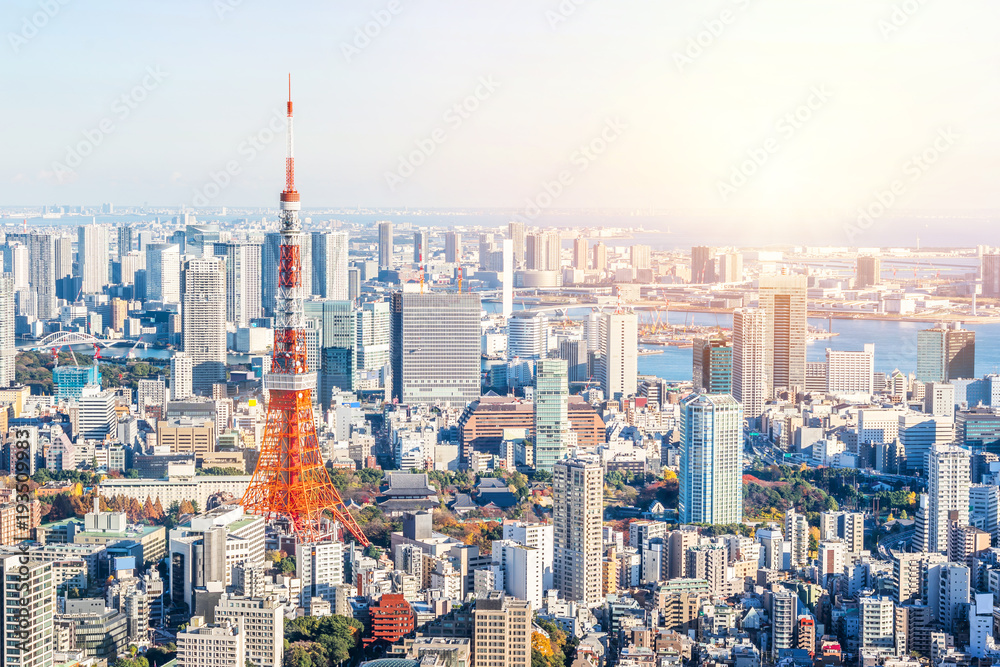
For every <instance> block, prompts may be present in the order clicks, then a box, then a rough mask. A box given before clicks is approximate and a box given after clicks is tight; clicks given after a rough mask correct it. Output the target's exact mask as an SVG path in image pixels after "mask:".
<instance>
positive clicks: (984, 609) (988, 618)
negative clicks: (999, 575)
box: [969, 593, 995, 659]
mask: <svg viewBox="0 0 1000 667" xmlns="http://www.w3.org/2000/svg"><path fill="white" fill-rule="evenodd" d="M972 602H973V605H972V608H971V609H970V610H969V653H971V654H972V657H973V658H980V659H982V658H985V657H986V652H987V650H990V649H995V646H993V645H992V644H993V594H992V593H976V595H975V599H974V600H973V601H972Z"/></svg>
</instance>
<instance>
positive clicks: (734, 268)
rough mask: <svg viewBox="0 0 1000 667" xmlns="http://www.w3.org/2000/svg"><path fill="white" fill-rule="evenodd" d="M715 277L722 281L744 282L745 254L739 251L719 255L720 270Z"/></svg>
mask: <svg viewBox="0 0 1000 667" xmlns="http://www.w3.org/2000/svg"><path fill="white" fill-rule="evenodd" d="M715 277H716V279H717V280H718V282H720V283H741V282H743V255H742V254H740V253H738V252H729V253H726V254H724V255H719V270H718V271H717V272H716V276H715Z"/></svg>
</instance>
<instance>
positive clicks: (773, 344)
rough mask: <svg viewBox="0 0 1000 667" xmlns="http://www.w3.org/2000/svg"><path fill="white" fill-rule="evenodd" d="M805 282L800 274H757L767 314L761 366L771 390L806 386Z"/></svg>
mask: <svg viewBox="0 0 1000 667" xmlns="http://www.w3.org/2000/svg"><path fill="white" fill-rule="evenodd" d="M806 284H807V278H806V276H803V275H764V276H761V277H760V290H759V301H760V307H761V309H763V311H764V313H765V316H766V318H767V331H766V337H765V339H764V354H765V369H766V371H767V373H768V384H769V385H770V386H769V388H770V389H771V390H772V391H777V390H779V389H789V390H803V389H805V386H806Z"/></svg>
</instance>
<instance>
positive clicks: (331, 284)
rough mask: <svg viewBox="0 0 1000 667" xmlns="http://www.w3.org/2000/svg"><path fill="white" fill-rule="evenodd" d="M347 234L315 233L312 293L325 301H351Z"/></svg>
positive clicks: (313, 239)
mask: <svg viewBox="0 0 1000 667" xmlns="http://www.w3.org/2000/svg"><path fill="white" fill-rule="evenodd" d="M348 250H349V245H348V239H347V232H313V234H312V271H313V278H312V293H313V294H315V295H316V296H318V297H322V298H324V299H334V300H336V301H348V300H350V293H349V289H348V281H347V255H348Z"/></svg>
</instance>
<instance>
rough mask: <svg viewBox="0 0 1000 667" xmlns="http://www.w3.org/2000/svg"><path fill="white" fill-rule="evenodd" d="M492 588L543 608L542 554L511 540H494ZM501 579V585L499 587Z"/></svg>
mask: <svg viewBox="0 0 1000 667" xmlns="http://www.w3.org/2000/svg"><path fill="white" fill-rule="evenodd" d="M492 569H493V572H494V573H495V579H494V581H495V585H496V587H497V589H498V590H503V591H504V592H505V593H507V595H510V596H512V597H515V598H517V599H519V600H527V601H528V602H529V603H531V606H532V608H534V609H540V608H541V606H542V593H543V589H542V580H543V575H542V573H543V567H542V552H541V551H539V550H538V549H536V548H534V547H529V546H525V545H523V544H519V543H517V542H514V541H513V540H493V566H492ZM501 579H502V585H501Z"/></svg>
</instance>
